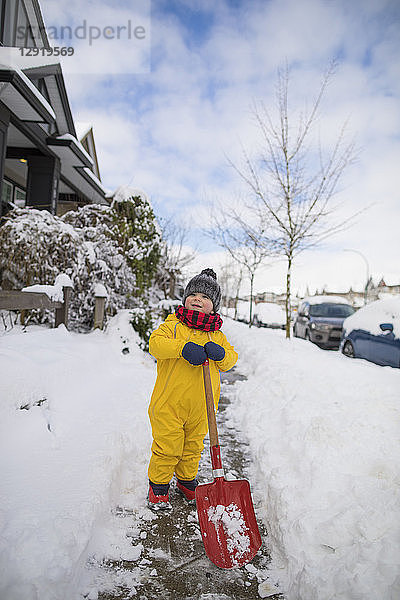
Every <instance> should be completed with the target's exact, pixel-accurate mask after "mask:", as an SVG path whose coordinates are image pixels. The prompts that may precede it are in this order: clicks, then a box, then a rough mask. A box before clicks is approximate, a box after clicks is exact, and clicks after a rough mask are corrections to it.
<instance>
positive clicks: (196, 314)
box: [175, 306, 222, 331]
mask: <svg viewBox="0 0 400 600" xmlns="http://www.w3.org/2000/svg"><path fill="white" fill-rule="evenodd" d="M175 315H176V316H177V318H178V319H179V320H180V321H181V323H184V324H185V325H187V326H188V327H192V328H193V329H201V330H202V331H217V329H220V328H221V326H222V319H221V317H220V316H219V314H215V315H206V313H203V312H200V311H198V310H189V309H188V308H185V307H184V306H178V308H177V309H176V310H175Z"/></svg>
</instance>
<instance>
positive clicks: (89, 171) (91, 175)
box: [83, 167, 107, 194]
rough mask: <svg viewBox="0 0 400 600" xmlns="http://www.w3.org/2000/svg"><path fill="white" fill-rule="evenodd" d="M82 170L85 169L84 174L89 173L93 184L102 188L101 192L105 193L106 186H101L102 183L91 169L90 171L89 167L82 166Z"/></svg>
mask: <svg viewBox="0 0 400 600" xmlns="http://www.w3.org/2000/svg"><path fill="white" fill-rule="evenodd" d="M83 170H84V171H85V173H86V175H89V177H90V178H91V179H92V180H93V181H94V182H95V184H96V185H98V186H99V187H100V188H101V189H102V191H103V193H104V194H106V193H107V190H106V188H105V187H103V184H102V183H101V181H100V179H99V178H98V177H97V176H96V175H95V174H94V173H93V171H91V170H90V169H89V167H83Z"/></svg>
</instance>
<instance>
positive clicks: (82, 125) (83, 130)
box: [75, 121, 93, 142]
mask: <svg viewBox="0 0 400 600" xmlns="http://www.w3.org/2000/svg"><path fill="white" fill-rule="evenodd" d="M92 127H93V124H92V123H86V122H83V121H75V131H76V137H77V138H78V140H79V141H80V142H81V141H82V140H83V138H84V137H85V136H86V135H87V134H88V133H89V131H90V130H91V129H92Z"/></svg>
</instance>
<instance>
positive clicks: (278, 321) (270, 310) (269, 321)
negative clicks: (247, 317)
mask: <svg viewBox="0 0 400 600" xmlns="http://www.w3.org/2000/svg"><path fill="white" fill-rule="evenodd" d="M254 314H255V316H256V317H257V319H258V321H260V322H261V323H263V324H264V325H284V324H285V323H286V313H285V310H284V309H283V307H282V306H280V305H279V304H274V303H272V302H259V303H258V304H256V305H255V307H254Z"/></svg>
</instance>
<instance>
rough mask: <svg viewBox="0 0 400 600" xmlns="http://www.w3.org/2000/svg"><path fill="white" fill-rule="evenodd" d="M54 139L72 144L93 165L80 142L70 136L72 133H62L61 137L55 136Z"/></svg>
mask: <svg viewBox="0 0 400 600" xmlns="http://www.w3.org/2000/svg"><path fill="white" fill-rule="evenodd" d="M56 139H57V140H68V141H69V142H72V143H73V144H74V146H76V147H77V148H79V150H80V151H81V152H82V154H83V155H84V156H85V157H86V158H87V160H88V161H89V162H90V163H91V164H92V165H93V158H92V157H91V156H90V154H89V153H88V152H87V151H86V149H85V148H84V147H83V146H82V144H81V143H80V141H79V140H77V139H76V137H75V136H73V135H72V133H63V134H62V135H57V136H56ZM92 174H93V173H92ZM96 179H97V177H96Z"/></svg>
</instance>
